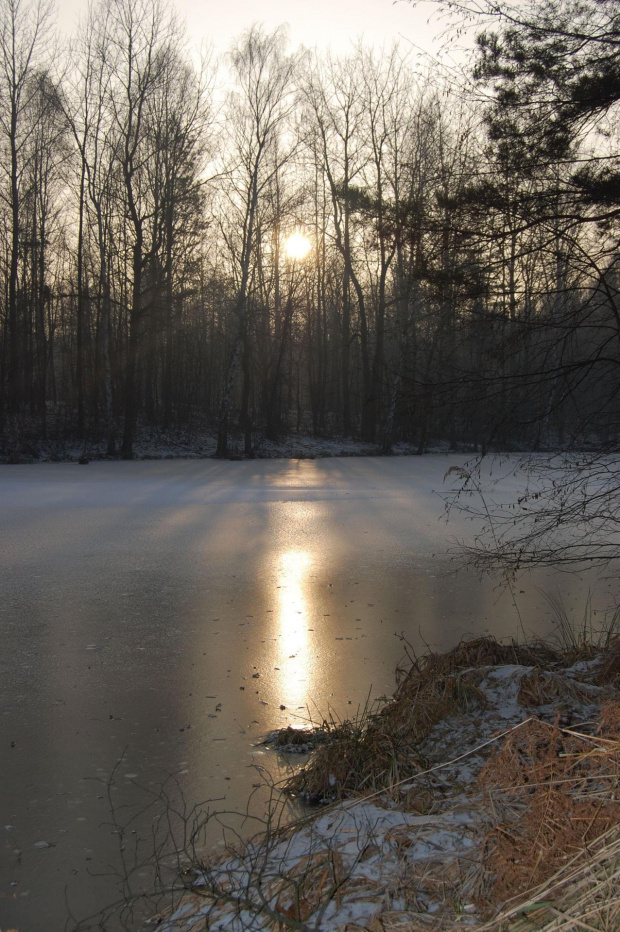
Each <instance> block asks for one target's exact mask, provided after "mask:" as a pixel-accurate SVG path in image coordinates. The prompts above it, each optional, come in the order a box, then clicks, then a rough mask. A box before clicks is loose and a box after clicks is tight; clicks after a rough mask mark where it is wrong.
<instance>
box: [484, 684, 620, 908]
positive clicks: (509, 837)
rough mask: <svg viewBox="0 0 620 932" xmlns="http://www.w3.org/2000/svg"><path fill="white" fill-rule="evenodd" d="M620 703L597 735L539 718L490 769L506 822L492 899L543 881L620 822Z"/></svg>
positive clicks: (494, 849)
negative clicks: (618, 797) (565, 727)
mask: <svg viewBox="0 0 620 932" xmlns="http://www.w3.org/2000/svg"><path fill="white" fill-rule="evenodd" d="M619 738H620V704H618V703H617V702H616V703H609V704H608V705H606V706H605V707H604V708H603V710H602V712H601V715H600V718H599V722H598V726H597V729H596V733H595V734H594V735H592V736H588V735H582V734H580V733H577V732H574V731H571V730H569V729H563V728H560V727H559V726H558V725H557V723H556V724H555V725H548V724H546V723H545V722H541V721H538V720H533V721H531V722H529V723H528V724H527V725H526V726H525V727H524V728H522V729H520V730H519V731H517V732H514V733H513V734H512V735H510V736H509V737H508V738H507V739H506V740H505V741H504V743H503V745H502V746H501V748H500V750H499V751H498V752H497V753H496V754H494V755H493V756H492V757H491V759H490V760H489V761H488V762H487V764H486V765H485V766H484V768H483V770H482V772H481V774H480V785H481V786H482V787H484V789H485V790H486V792H487V794H488V796H489V805H490V806H491V807H493V809H494V810H495V811H500V812H501V811H502V810H503V811H505V812H506V813H507V814H508V818H506V819H504V820H502V819H501V818H500V819H499V820H498V823H497V824H496V825H495V826H494V828H493V829H492V830H491V832H490V833H489V835H488V837H487V843H486V857H485V867H486V870H487V871H488V872H489V874H490V875H491V876H492V880H491V884H490V891H489V899H490V901H491V902H494V903H501V902H503V901H505V900H506V898H508V897H513V896H515V895H517V894H519V892H522V891H524V890H528V889H530V888H531V887H533V886H538V885H540V884H541V883H543V882H544V881H545V880H547V879H548V878H549V877H551V876H552V875H553V874H555V873H556V872H557V871H559V870H560V869H561V868H562V867H563V865H565V864H566V862H567V861H568V860H570V859H571V858H572V857H573V856H574V855H575V854H576V853H578V852H580V851H583V850H586V849H587V848H588V846H589V845H590V844H591V843H592V842H593V841H594V840H595V839H596V838H598V837H599V836H601V835H603V834H604V833H605V832H607V831H608V830H609V829H611V828H612V827H614V826H617V825H618V824H619V823H620V802H619V801H618V800H617V794H618V790H619V788H620V740H619Z"/></svg>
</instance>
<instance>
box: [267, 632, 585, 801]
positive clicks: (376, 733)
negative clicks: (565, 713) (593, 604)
mask: <svg viewBox="0 0 620 932" xmlns="http://www.w3.org/2000/svg"><path fill="white" fill-rule="evenodd" d="M568 662H569V661H568V658H567V656H566V655H565V654H563V653H562V652H561V651H560V650H556V649H554V648H552V647H549V646H548V645H545V644H518V643H516V642H514V641H513V642H511V643H509V644H501V643H500V642H499V641H496V640H495V638H491V637H484V638H475V639H473V640H468V641H462V642H461V643H460V644H458V645H457V647H455V648H454V649H453V650H451V651H448V652H447V653H445V654H435V653H429V654H427V655H425V656H424V657H422V658H417V657H413V658H411V657H410V658H409V664H408V666H407V667H406V668H404V667H401V668H399V670H398V671H397V688H396V692H395V693H394V697H393V699H392V701H391V702H389V703H388V705H386V706H385V707H384V708H383V709H382V710H381V711H380V712H374V711H371V710H368V709H365V710H364V712H363V714H362V715H361V716H360V717H359V718H357V719H353V720H347V721H343V722H338V723H332V724H331V726H328V725H327V724H326V723H325V722H324V723H323V724H322V725H321V730H322V732H323V734H322V735H321V742H322V743H321V746H320V747H319V748H317V750H316V751H315V752H314V753H313V754H312V756H311V759H310V760H309V762H308V764H307V766H306V767H304V768H303V769H302V770H301V771H299V772H298V773H296V774H295V775H294V776H292V777H291V778H290V779H289V780H288V781H287V784H286V787H285V789H286V791H287V792H289V793H291V794H293V795H299V796H303V797H304V798H305V799H307V800H309V801H311V802H315V803H318V802H325V801H334V800H340V799H344V798H347V797H351V796H354V795H358V794H364V793H370V792H372V793H375V792H378V791H385V792H388V793H391V792H392V790H393V788H394V786H395V785H396V784H397V783H399V782H402V781H403V780H407V779H408V778H409V777H412V776H414V775H415V774H416V773H417V772H418V771H419V770H420V769H423V767H424V763H425V762H424V761H423V760H422V759H421V758H420V754H419V751H418V748H419V746H420V744H421V743H422V742H423V741H424V740H425V738H427V737H428V736H429V734H430V733H431V731H432V730H433V728H434V727H435V726H436V725H437V723H438V722H440V721H442V720H443V719H445V718H448V717H449V716H452V715H460V714H464V713H468V712H471V711H472V710H473V709H480V708H484V707H485V705H486V699H485V696H484V694H483V693H482V691H481V690H480V689H479V688H478V685H477V684H478V681H479V673H478V672H477V671H479V670H480V669H481V668H488V667H493V666H498V665H504V664H515V665H521V666H528V667H534V668H547V669H548V668H549V667H553V668H556V667H557V668H562V667H564V666H567V665H568ZM553 683H554V681H553V680H551V679H550V680H549V681H548V682H547V681H545V684H546V685H545V688H546V691H547V692H548V693H551V692H552V691H553ZM541 684H542V681H541ZM541 688H542V686H541ZM289 731H290V729H284V730H283V732H282V740H281V742H280V740H279V739H278V743H281V744H283V745H285V744H287V741H288V734H289ZM306 740H307V741H308V743H309V742H310V741H311V740H312V739H308V738H307V736H306ZM417 798H419V793H417V794H416V799H417Z"/></svg>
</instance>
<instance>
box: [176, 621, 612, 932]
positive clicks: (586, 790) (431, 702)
mask: <svg viewBox="0 0 620 932" xmlns="http://www.w3.org/2000/svg"><path fill="white" fill-rule="evenodd" d="M619 657H620V645H618V643H617V642H616V643H613V642H612V643H611V644H610V645H608V646H607V648H606V649H605V650H600V649H599V650H598V652H597V651H596V650H595V649H594V648H592V649H590V648H587V647H584V648H583V649H582V651H581V652H579V653H576V652H575V651H574V650H571V651H562V650H554V649H552V648H550V647H549V646H546V645H529V646H528V645H525V646H524V645H517V644H511V645H502V644H498V643H497V642H496V641H494V640H492V639H488V638H483V639H478V640H475V641H470V642H466V643H463V644H461V645H459V646H458V647H457V648H456V649H455V650H453V651H451V652H449V653H448V654H444V655H432V654H431V655H428V656H427V657H424V658H422V659H420V660H418V659H414V660H413V661H412V663H411V664H410V666H409V668H408V669H407V670H406V671H401V674H400V681H399V683H398V686H397V689H396V692H395V695H394V698H393V700H392V701H391V702H389V703H388V704H387V705H386V706H385V707H384V708H383V709H381V710H380V711H378V712H373V713H370V712H368V711H367V712H366V715H365V716H364V718H363V719H362V720H361V721H357V722H342V723H340V725H339V726H337V727H334V728H333V729H331V731H330V732H329V733H328V734H327V735H325V734H323V735H322V736H321V740H320V743H318V744H317V745H316V747H315V750H314V751H313V752H312V754H311V756H310V758H309V760H308V763H307V764H306V766H305V767H304V768H303V769H301V770H300V771H299V772H298V773H297V774H295V775H294V776H293V778H292V779H291V780H290V781H289V786H288V789H289V791H292V792H297V793H304V792H305V793H306V794H307V795H309V796H311V797H312V798H313V799H321V798H322V799H323V801H327V802H329V801H330V800H333V801H332V802H331V804H330V805H329V807H328V808H323V809H319V810H318V811H317V810H315V812H314V813H311V814H310V815H309V816H308V817H306V818H305V819H303V820H300V821H298V822H296V823H294V824H292V825H290V826H288V827H287V828H285V829H281V830H276V831H273V832H268V833H267V834H266V835H263V836H261V837H259V838H256V839H254V840H253V841H251V842H249V843H246V844H240V845H239V846H238V847H237V848H236V849H235V850H234V851H233V850H230V851H228V852H227V853H226V854H224V855H221V856H220V857H218V858H217V859H215V860H214V861H211V862H209V863H203V864H201V865H196V866H195V868H194V873H193V874H192V879H191V882H190V883H189V885H188V888H187V890H186V892H185V894H184V896H183V899H182V901H181V902H180V904H178V906H177V908H176V910H175V911H173V912H170V911H168V913H167V915H166V916H165V917H164V918H163V922H162V925H163V928H164V929H165V930H166V932H173V930H174V932H179V930H187V932H189V930H197V929H204V928H206V929H214V930H222V932H224V930H230V932H246V930H272V932H276V930H277V932H281V930H284V929H287V928H293V929H302V930H316V932H318V930H325V932H331V930H334V932H336V930H342V932H363V930H368V932H391V930H397V929H399V930H402V932H421V930H425V929H434V930H440V929H441V930H452V929H457V928H459V929H462V928H472V929H475V928H478V929H480V928H485V929H489V930H490V929H493V930H495V932H501V930H513V929H514V930H517V929H521V930H525V929H529V930H533V929H538V928H540V929H543V928H544V929H547V928H548V929H549V932H550V930H551V928H553V929H560V928H566V930H568V929H569V928H570V929H572V928H580V927H581V928H582V927H583V925H582V926H579V925H577V926H573V925H568V924H567V925H565V926H562V925H557V924H556V925H545V923H546V922H548V921H551V920H553V922H555V923H557V922H558V914H559V915H564V913H563V912H562V910H563V909H564V908H565V907H566V908H568V906H567V904H568V900H566V898H567V897H569V898H570V896H573V894H574V891H572V890H571V888H570V886H569V885H567V884H566V883H565V882H563V881H562V872H563V871H564V872H565V871H567V870H568V871H573V873H575V872H577V873H578V872H579V871H580V870H581V871H582V869H583V864H582V863H581V862H580V860H579V859H580V858H582V859H583V858H586V859H587V858H588V857H590V856H591V852H592V851H596V852H598V854H597V857H598V858H599V862H600V864H605V865H606V869H609V870H611V867H610V862H609V859H607V860H606V855H605V850H604V849H605V843H604V842H602V841H601V838H603V839H605V838H607V839H608V841H609V844H610V845H615V846H616V847H615V849H614V850H615V851H616V852H617V851H618V850H620V840H619V839H618V838H617V835H618V832H617V831H616V830H617V826H618V824H619V823H620V802H617V801H616V795H617V793H618V783H619V773H620V702H619V689H618V687H619V686H620V673H619V671H618V658H619ZM289 737H290V736H289ZM306 737H307V736H306ZM283 746H286V741H284V739H283ZM614 832H615V834H614ZM610 850H611V849H610ZM612 860H613V858H612ZM614 863H615V864H616V869H620V858H619V859H618V860H617V862H614ZM602 870H603V868H602V867H601V871H602ZM612 873H613V871H612ZM616 875H617V874H616ZM579 876H581V875H579ZM582 881H583V883H582V886H581V887H580V890H581V892H582V894H583V896H582V900H580V903H581V906H580V907H579V908H580V909H581V914H582V915H585V911H587V910H586V906H584V903H585V901H586V899H587V897H588V896H590V895H592V896H594V894H595V893H596V890H597V889H598V888H595V887H592V885H591V884H590V885H589V886H588V884H587V883H586V881H585V880H584V878H583V877H582ZM545 884H547V886H549V887H550V889H551V888H553V889H552V892H551V893H550V894H549V897H550V899H549V903H547V904H546V905H545V909H544V910H542V912H541V910H540V909H539V908H538V906H536V909H532V908H531V906H532V904H531V897H530V898H529V899H528V891H530V890H531V889H532V888H533V887H538V888H540V889H543V888H544V885H545ZM554 884H555V886H554ZM596 897H598V900H597V902H598V901H601V902H602V904H603V907H604V910H606V912H604V916H603V913H601V915H598V914H596V911H595V912H593V913H592V915H591V916H590V919H589V920H588V923H589V924H588V925H587V926H586V927H587V928H591V929H597V930H601V932H607V930H611V929H617V928H619V927H620V926H618V925H617V924H616V925H609V924H608V923H607V924H605V923H606V922H607V918H608V917H609V916H610V915H612V911H611V910H612V906H613V903H611V901H610V900H609V898H607V900H605V898H603V899H602V900H601V896H600V895H599V893H596V896H595V899H596ZM584 898H585V899H584ZM565 900H566V902H565ZM536 902H537V901H536ZM571 902H573V904H574V896H573V900H571ZM528 903H529V904H530V905H529V906H528V905H527V904H528ZM520 904H521V906H520ZM610 904H611V905H610ZM568 905H570V904H568ZM600 905H601V904H600V903H599V906H600ZM616 906H617V904H616ZM603 907H601V908H603ZM571 908H572V907H571ZM575 908H576V907H575ZM588 908H589V907H588ZM520 910H521V911H520ZM523 910H525V913H524V912H523ZM545 910H546V911H545ZM549 910H551V912H549ZM554 911H555V912H554ZM599 912H600V910H599ZM526 914H527V916H528V918H527V923H529V924H525V925H523V924H521V923H522V921H523V922H525V919H524V916H525V915H526ZM566 915H568V914H566ZM613 915H614V916H615V917H616V918H618V917H619V913H618V910H617V909H616V912H615V913H613ZM601 916H603V918H601ZM605 917H607V918H605ZM569 918H570V916H569ZM160 919H161V917H160ZM539 919H540V921H541V922H542V923H543V924H542V925H540V924H539V922H538V920H539ZM614 921H615V920H614ZM515 923H516V925H515Z"/></svg>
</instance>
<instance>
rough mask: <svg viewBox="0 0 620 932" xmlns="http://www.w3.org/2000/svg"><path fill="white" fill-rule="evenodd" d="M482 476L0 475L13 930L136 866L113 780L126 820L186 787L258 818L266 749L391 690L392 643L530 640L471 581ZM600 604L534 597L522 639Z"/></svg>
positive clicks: (107, 894)
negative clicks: (561, 614)
mask: <svg viewBox="0 0 620 932" xmlns="http://www.w3.org/2000/svg"><path fill="white" fill-rule="evenodd" d="M463 462H464V458H463V457H456V456H450V457H447V456H426V457H421V458H408V457H407V458H395V459H381V458H376V459H375V458H366V459H326V460H313V461H309V460H305V461H297V460H280V461H274V460H272V461H266V460H263V461H254V462H240V463H233V462H217V461H210V460H206V461H165V462H139V463H92V464H90V465H89V466H88V467H80V466H77V465H72V464H41V465H36V466H2V467H0V554H1V566H2V580H1V587H2V588H1V599H0V613H1V615H0V624H1V630H2V653H1V655H0V672H1V677H0V713H1V714H0V787H1V796H0V810H1V812H0V832H2V836H3V837H2V845H1V847H0V859H1V861H0V928H7V927H9V928H10V927H15V928H19V929H20V930H38V929H43V928H45V929H50V930H52V929H53V930H56V929H62V928H64V922H65V919H66V917H67V909H66V905H65V893H66V897H67V899H68V902H69V904H70V906H71V907H72V910H73V913H74V915H75V916H76V917H77V918H81V917H83V916H85V915H87V914H89V913H92V912H94V911H95V910H96V909H98V908H100V907H101V906H103V905H104V904H105V903H107V902H109V901H111V900H113V899H114V898H115V896H116V891H117V884H116V881H115V880H114V878H112V877H110V876H105V877H101V876H99V877H95V876H92V875H93V874H101V873H102V872H103V873H108V874H109V870H110V865H112V866H115V867H116V866H118V862H117V860H115V850H116V845H117V836H116V835H115V834H114V831H113V827H112V826H111V825H110V824H109V822H110V815H109V810H108V802H107V799H106V787H105V782H106V780H108V779H109V777H110V775H111V773H112V771H113V770H114V768H115V766H116V765H117V764H118V767H117V770H116V775H115V788H114V793H115V794H116V796H115V803H116V804H117V805H119V806H122V805H124V804H126V803H132V804H134V803H139V802H140V801H143V800H145V799H146V798H147V792H148V790H154V791H156V790H157V787H158V786H159V785H160V784H161V783H162V782H163V781H164V780H165V779H166V775H167V774H174V775H176V778H177V780H178V782H179V785H180V787H181V789H182V791H183V793H184V795H185V798H186V800H187V801H188V802H190V803H194V802H198V801H200V800H206V799H217V800H220V801H219V802H218V803H215V804H214V808H243V807H244V806H245V802H246V800H247V798H248V795H249V794H250V792H251V789H252V784H253V783H255V782H256V780H257V776H256V772H255V771H254V770H253V769H252V764H253V763H257V764H260V765H263V766H264V765H270V764H271V762H272V758H271V755H270V754H269V753H265V752H264V751H262V749H260V748H256V747H255V746H254V745H255V742H257V741H258V740H259V739H260V737H261V736H262V735H263V734H264V733H265V732H266V731H268V730H270V729H272V728H276V727H280V726H282V725H286V724H289V723H291V722H295V721H299V717H302V718H305V717H306V716H307V711H306V710H307V708H310V710H311V712H313V714H314V715H315V716H316V717H318V715H319V711H318V710H321V711H324V710H326V709H327V707H328V706H330V707H332V708H333V709H334V710H335V711H336V713H337V714H339V715H341V716H343V715H347V714H350V712H351V710H352V708H353V709H354V708H355V707H357V706H358V704H363V703H364V701H365V700H366V697H367V696H368V693H369V689H371V687H372V689H371V696H373V697H374V696H380V695H381V694H383V693H386V692H387V693H390V692H391V691H392V689H393V685H394V668H395V665H396V663H397V661H398V660H399V658H400V657H402V654H403V650H402V644H401V642H400V641H399V640H398V638H397V637H396V636H395V635H398V634H399V633H401V632H404V634H405V636H406V637H407V639H408V640H409V642H410V643H411V644H412V645H413V647H414V648H415V649H417V650H423V649H424V644H427V645H430V646H432V647H433V648H447V647H450V646H452V645H454V644H455V643H456V642H457V641H458V640H459V639H460V638H461V637H462V636H464V635H466V634H481V633H484V632H487V631H491V632H493V633H494V634H496V635H498V636H507V635H515V636H518V635H519V633H520V622H519V618H518V615H517V612H516V611H515V608H514V606H513V604H512V602H511V598H510V596H509V594H508V593H506V592H505V591H502V590H499V589H498V588H497V587H496V585H495V584H494V583H493V581H492V580H489V579H485V580H483V581H480V580H479V579H478V578H477V577H476V576H474V575H473V574H470V573H466V572H463V571H462V572H460V573H459V574H458V575H456V576H454V575H452V574H451V570H452V565H451V562H450V558H449V554H448V551H449V547H450V540H451V538H452V537H454V536H458V537H462V538H463V537H466V538H471V535H472V533H473V530H474V528H473V526H472V524H471V523H470V522H465V521H463V520H462V519H460V520H457V519H456V518H453V519H451V521H450V523H449V524H446V523H445V521H444V520H442V516H443V503H442V499H441V497H440V494H438V493H441V492H442V491H443V489H444V485H443V477H444V474H445V473H446V471H447V469H448V468H449V466H450V465H453V464H460V463H463ZM507 491H509V489H508V490H507ZM588 586H590V587H591V586H592V583H591V582H587V581H584V580H583V579H581V578H580V577H579V576H577V575H576V574H571V575H562V576H554V575H553V574H550V573H547V574H545V575H544V576H543V575H542V574H541V575H539V576H537V577H536V578H531V577H530V578H527V579H525V580H522V581H521V582H520V585H519V586H518V587H517V590H518V605H519V610H520V614H521V617H522V619H523V623H524V625H525V627H526V629H527V630H528V631H530V632H535V633H536V634H544V633H545V632H547V631H548V630H549V625H550V612H549V609H548V607H547V605H546V603H545V600H544V598H543V596H542V594H541V592H540V591H539V588H538V587H541V588H543V589H546V590H547V591H549V592H557V591H558V589H560V591H561V593H562V596H563V598H564V601H565V603H566V605H567V606H568V607H569V608H570V607H572V606H577V611H578V612H580V611H581V610H582V608H583V605H584V602H585V598H586V595H587V590H588ZM614 586H617V583H616V582H615V580H612V581H610V580H606V581H602V582H601V583H600V584H598V589H597V592H596V599H597V600H598V604H599V605H600V606H602V607H604V606H605V605H607V604H610V603H612V602H613V601H614V599H615V597H616V595H618V592H617V591H616V590H615V589H614V588H613V587H614ZM255 674H259V675H258V676H257V677H256V676H255ZM280 706H285V707H286V708H285V709H283V710H282V709H280ZM119 761H120V763H119ZM137 824H138V823H137ZM5 826H6V827H5ZM43 842H45V843H47V845H43Z"/></svg>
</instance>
